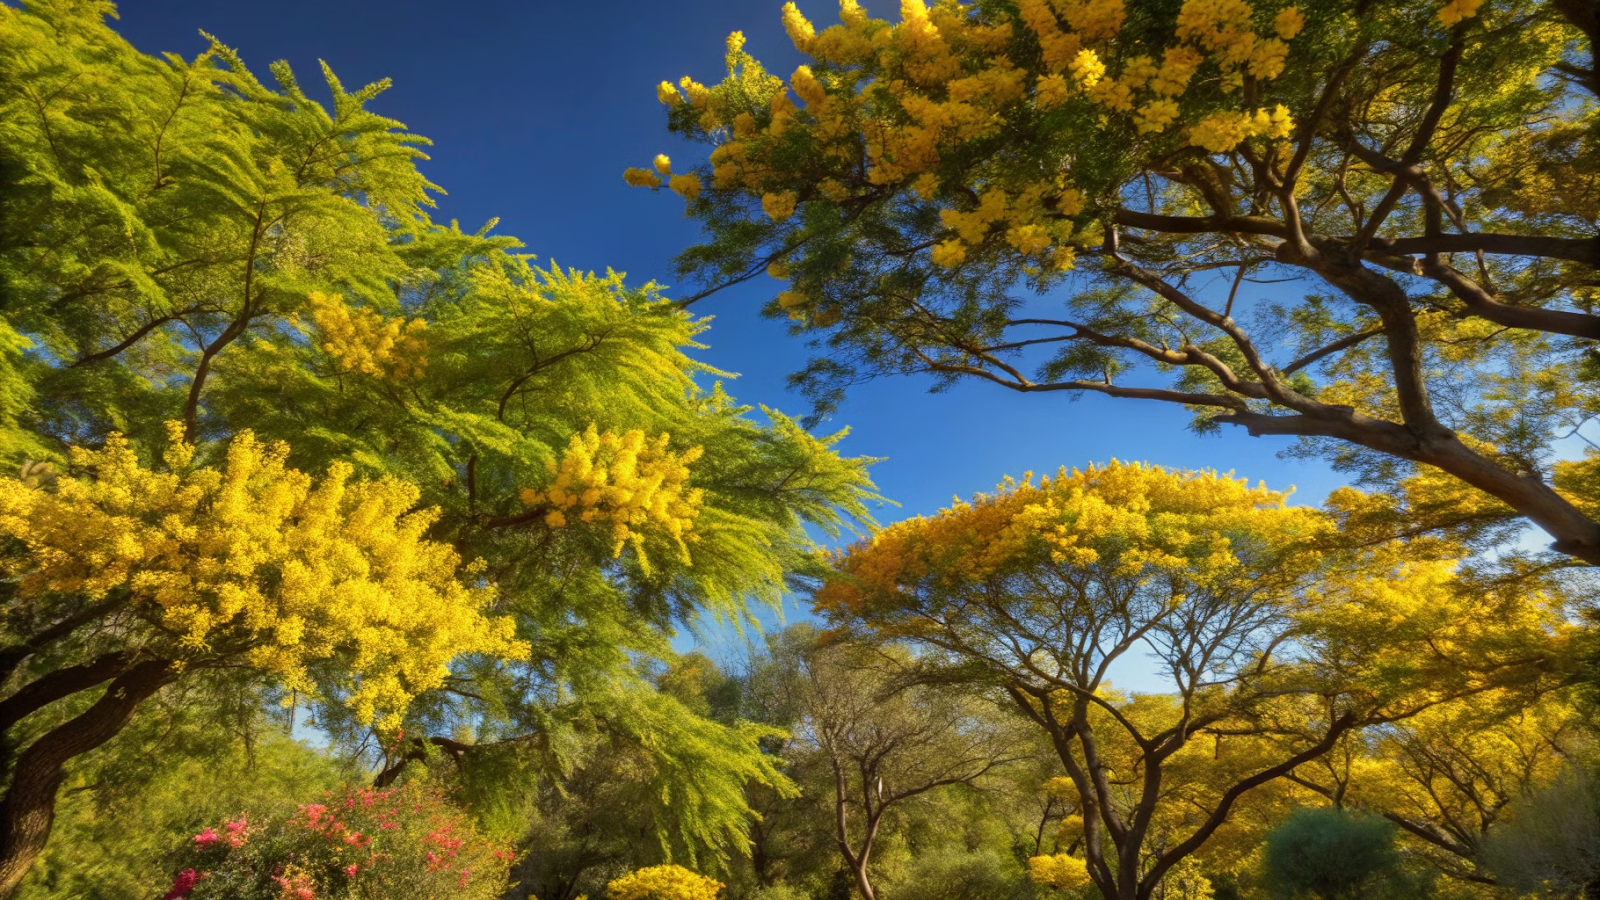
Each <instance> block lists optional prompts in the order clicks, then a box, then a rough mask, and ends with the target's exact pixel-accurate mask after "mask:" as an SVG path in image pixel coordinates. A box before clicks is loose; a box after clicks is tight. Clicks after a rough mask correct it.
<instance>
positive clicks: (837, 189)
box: [817, 178, 850, 203]
mask: <svg viewBox="0 0 1600 900" xmlns="http://www.w3.org/2000/svg"><path fill="white" fill-rule="evenodd" d="M817 190H819V191H821V192H822V196H824V197H827V198H828V199H829V200H832V201H833V202H835V203H843V202H844V201H846V200H849V199H850V189H849V188H847V187H845V186H844V185H843V184H842V183H840V182H839V181H837V180H835V179H833V178H826V179H823V182H822V184H820V185H817Z"/></svg>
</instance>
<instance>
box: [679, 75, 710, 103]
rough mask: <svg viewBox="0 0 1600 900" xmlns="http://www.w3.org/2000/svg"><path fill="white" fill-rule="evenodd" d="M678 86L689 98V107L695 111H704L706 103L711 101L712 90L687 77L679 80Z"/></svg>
mask: <svg viewBox="0 0 1600 900" xmlns="http://www.w3.org/2000/svg"><path fill="white" fill-rule="evenodd" d="M678 85H679V86H680V87H682V88H683V93H684V96H686V97H688V98H689V105H690V106H693V107H694V108H695V109H703V108H704V107H705V105H706V101H707V100H709V99H711V89H710V88H708V87H706V86H705V85H703V84H701V83H700V82H698V81H695V80H694V79H693V78H690V77H689V76H687V75H685V76H683V77H682V78H680V79H678Z"/></svg>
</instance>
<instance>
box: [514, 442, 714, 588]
mask: <svg viewBox="0 0 1600 900" xmlns="http://www.w3.org/2000/svg"><path fill="white" fill-rule="evenodd" d="M670 441H671V436H670V435H667V434H662V435H659V436H658V437H656V438H655V439H654V440H651V439H649V438H646V437H645V434H644V432H642V431H639V430H637V429H635V430H632V431H626V432H623V433H621V434H619V433H617V432H614V431H604V432H602V431H600V430H599V429H597V428H596V427H595V426H593V425H590V426H589V428H588V429H587V430H585V431H584V432H583V433H582V434H579V435H574V436H573V438H572V442H571V444H569V445H568V446H567V450H566V452H565V453H563V454H562V456H561V458H560V460H559V461H555V460H552V461H551V462H550V463H549V469H550V474H551V475H552V476H553V478H554V480H553V481H552V483H551V485H550V487H548V488H546V489H545V490H542V491H541V490H534V489H532V488H529V489H527V490H524V491H523V492H522V502H523V503H525V504H527V505H528V506H531V507H536V508H539V507H543V508H547V511H546V512H545V515H544V520H545V524H547V525H549V526H550V527H551V528H562V527H565V526H566V525H568V524H571V523H572V522H573V521H574V520H577V521H580V522H585V523H599V524H602V525H609V526H610V534H611V538H612V539H613V540H614V541H615V547H614V549H613V551H612V552H613V553H616V554H620V553H621V552H622V548H623V547H624V546H630V545H631V546H632V547H633V548H634V550H635V552H637V553H638V555H639V562H640V565H641V566H643V567H644V568H645V569H646V570H648V569H649V568H650V560H649V556H648V554H647V546H646V545H647V542H648V540H649V539H650V538H652V537H655V536H658V535H662V536H665V537H666V538H667V539H669V540H670V542H671V544H672V546H674V547H675V548H676V549H677V551H678V553H679V555H680V557H681V558H682V559H683V561H684V563H685V564H687V563H688V562H689V544H690V543H692V542H693V541H695V540H696V539H697V537H696V535H695V534H694V523H695V519H696V517H698V516H699V514H700V504H701V498H702V493H703V492H702V491H701V490H700V489H699V488H692V487H689V466H690V465H691V464H693V463H694V462H695V460H698V459H699V458H700V456H701V453H702V451H701V448H699V447H691V448H689V449H688V450H685V451H683V452H681V453H679V452H674V451H673V450H672V449H670V448H669V447H668V444H669V443H670Z"/></svg>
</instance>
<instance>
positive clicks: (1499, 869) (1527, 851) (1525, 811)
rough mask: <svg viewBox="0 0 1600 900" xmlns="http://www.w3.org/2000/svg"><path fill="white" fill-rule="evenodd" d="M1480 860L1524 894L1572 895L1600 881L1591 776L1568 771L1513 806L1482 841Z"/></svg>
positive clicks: (1599, 827)
mask: <svg viewBox="0 0 1600 900" xmlns="http://www.w3.org/2000/svg"><path fill="white" fill-rule="evenodd" d="M1483 857H1484V861H1485V862H1486V863H1487V864H1488V867H1489V869H1490V871H1492V872H1493V873H1494V874H1495V876H1496V877H1497V878H1498V879H1499V880H1501V881H1502V882H1504V883H1505V884H1506V885H1508V886H1510V887H1512V888H1514V889H1516V890H1518V891H1521V892H1524V893H1527V894H1538V893H1549V894H1553V895H1576V894H1579V893H1585V894H1587V893H1588V892H1591V891H1592V890H1593V889H1594V885H1595V884H1596V883H1600V803H1597V797H1596V795H1595V789H1594V781H1593V778H1592V777H1591V776H1590V775H1588V774H1587V773H1586V772H1584V771H1583V770H1582V769H1580V768H1577V767H1571V768H1569V769H1568V770H1567V771H1565V772H1563V773H1562V774H1561V775H1560V776H1559V777H1557V778H1556V779H1554V780H1553V781H1551V782H1550V783H1549V784H1546V785H1543V786H1541V787H1539V788H1538V789H1537V790H1535V791H1534V792H1533V793H1532V795H1531V796H1529V797H1527V798H1526V799H1525V800H1524V801H1523V802H1522V803H1520V804H1518V805H1516V806H1515V807H1513V809H1512V811H1511V819H1510V821H1509V822H1506V823H1505V824H1504V826H1503V827H1501V828H1498V829H1496V830H1495V831H1494V832H1493V833H1491V834H1490V835H1489V836H1488V837H1487V839H1486V840H1485V841H1484V845H1483Z"/></svg>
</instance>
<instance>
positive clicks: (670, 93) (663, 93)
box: [656, 81, 683, 106]
mask: <svg viewBox="0 0 1600 900" xmlns="http://www.w3.org/2000/svg"><path fill="white" fill-rule="evenodd" d="M656 99H657V100H660V101H661V102H662V103H665V104H666V105H668V106H677V105H678V104H679V103H682V102H683V95H682V94H679V93H678V89H677V88H676V87H673V85H672V82H670V81H663V82H661V83H660V84H658V85H656Z"/></svg>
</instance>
